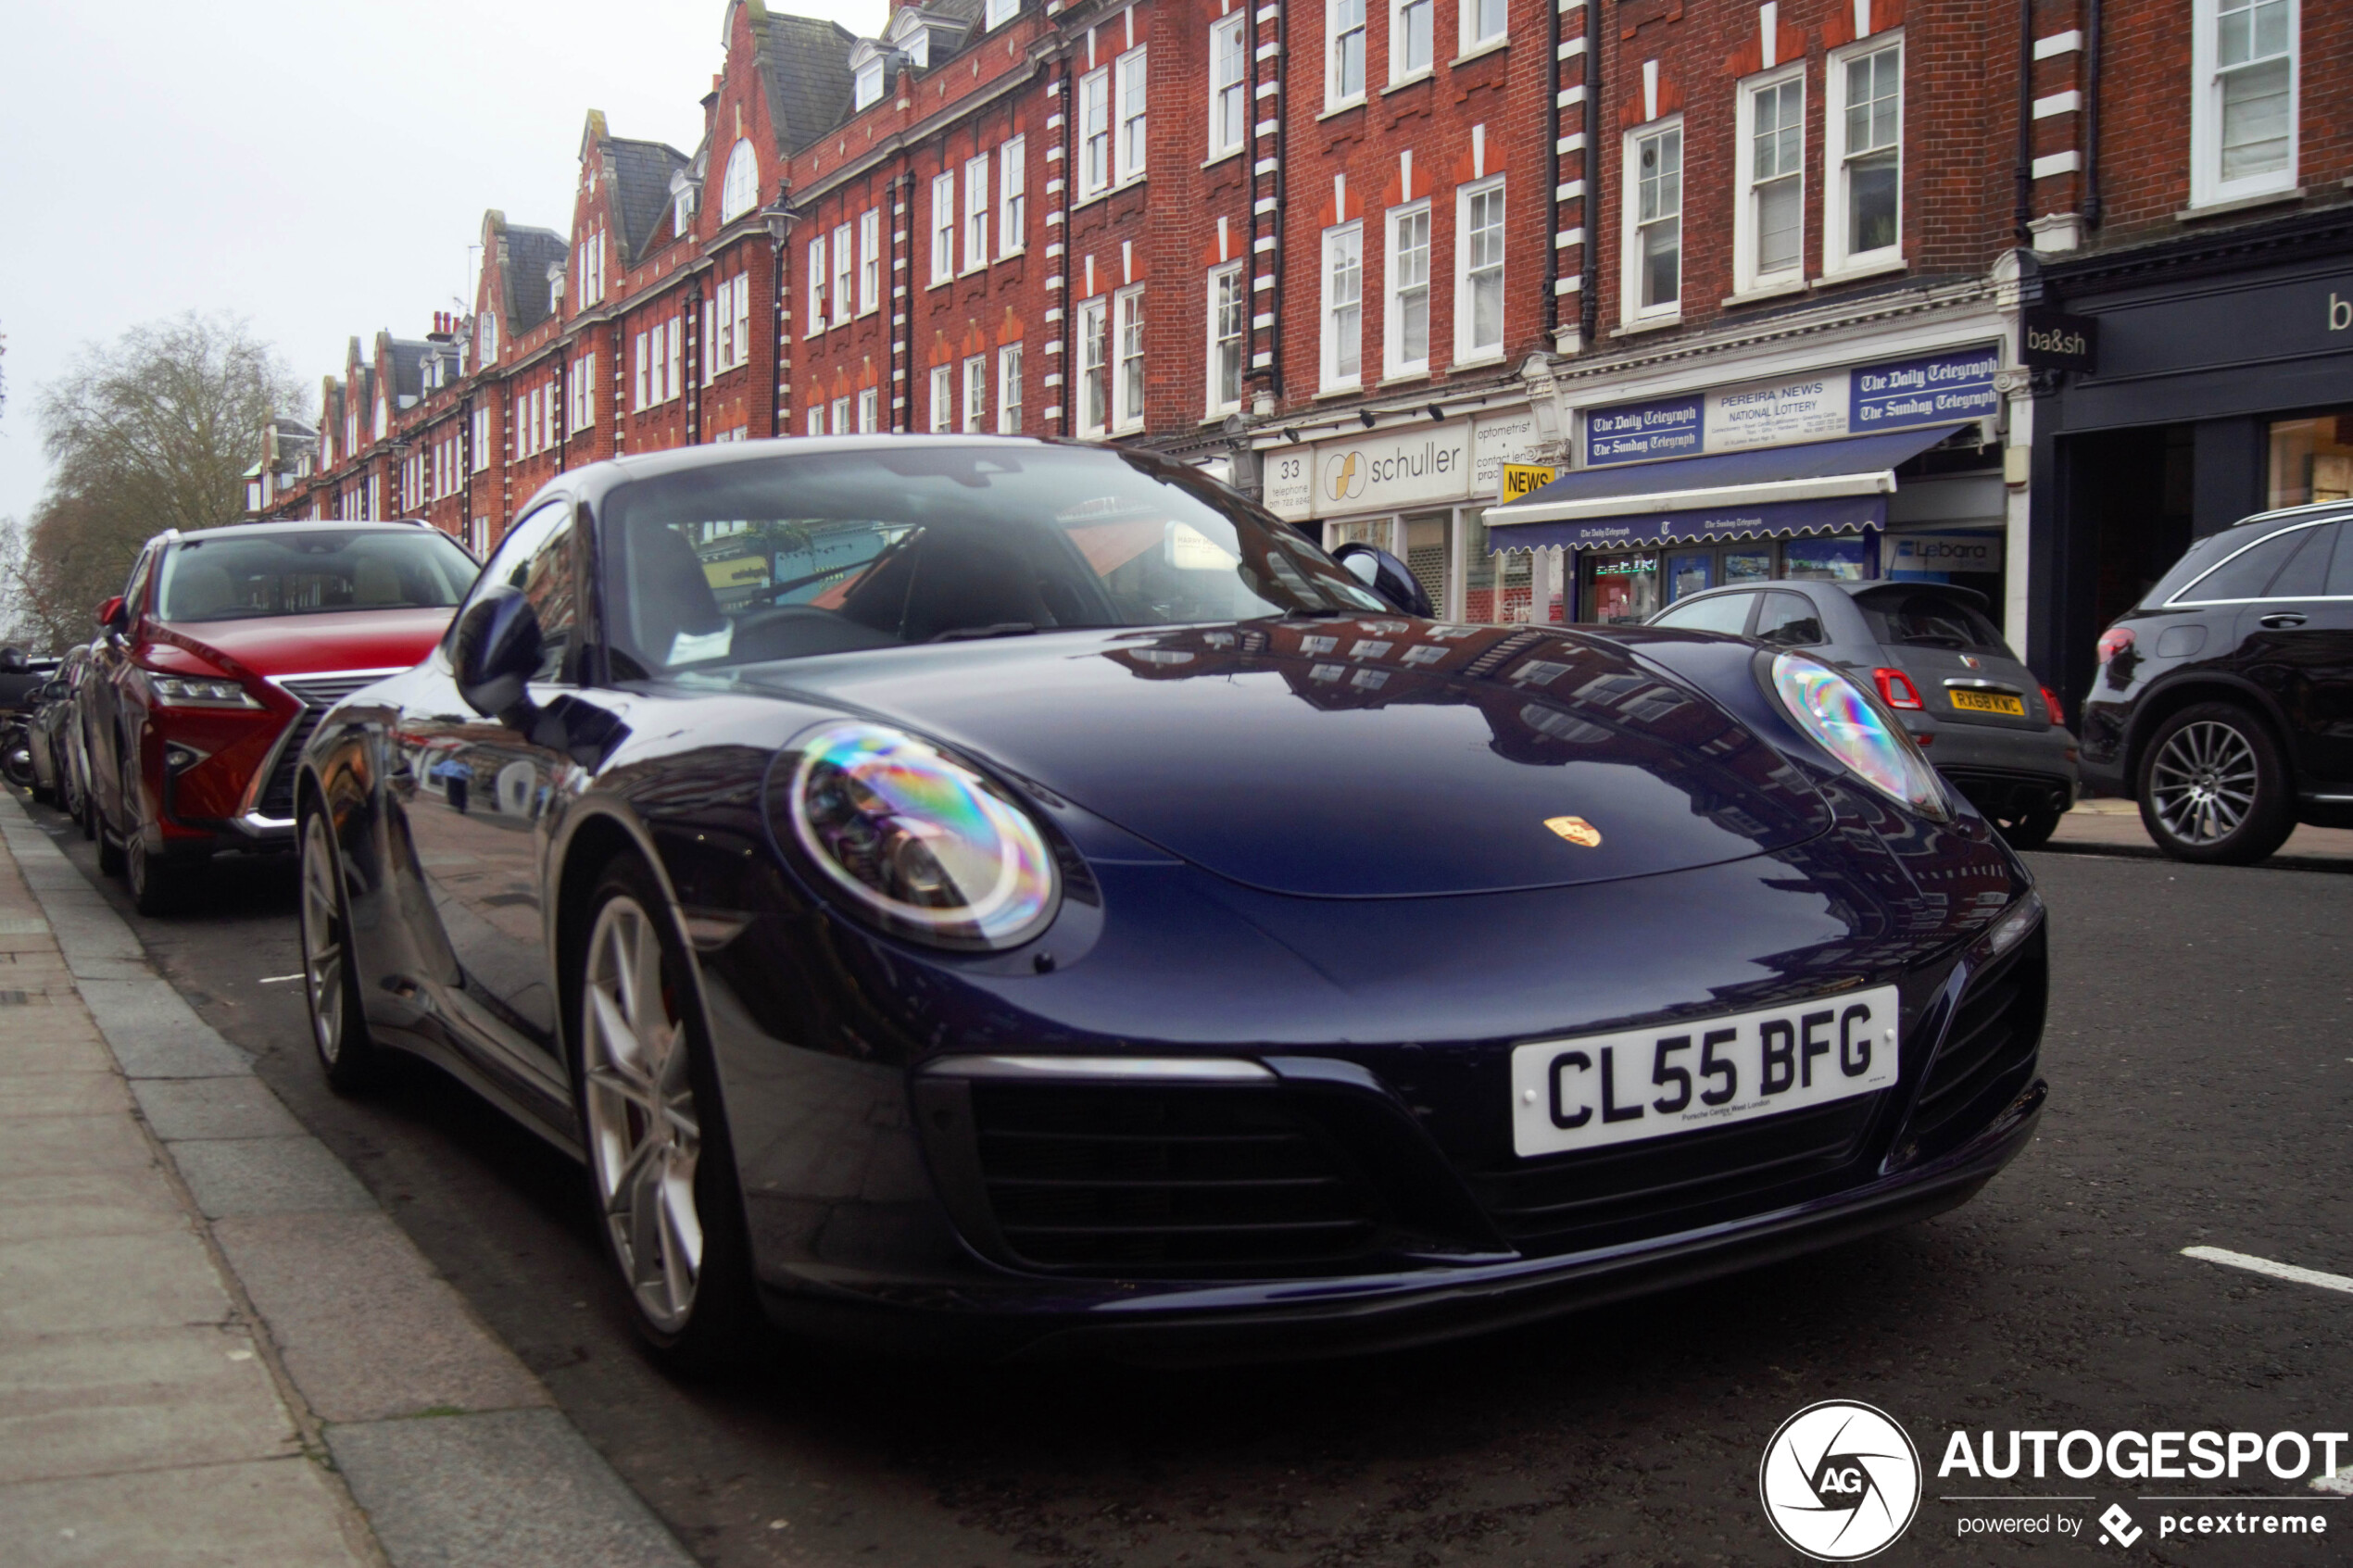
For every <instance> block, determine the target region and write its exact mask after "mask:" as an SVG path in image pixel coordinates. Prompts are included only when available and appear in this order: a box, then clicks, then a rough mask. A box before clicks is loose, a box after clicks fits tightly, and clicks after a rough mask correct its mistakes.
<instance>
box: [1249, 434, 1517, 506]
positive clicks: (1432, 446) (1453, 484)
mask: <svg viewBox="0 0 2353 1568" xmlns="http://www.w3.org/2000/svg"><path fill="white" fill-rule="evenodd" d="M1470 444H1471V432H1470V426H1469V425H1468V424H1466V423H1457V424H1446V425H1418V426H1417V425H1403V426H1400V427H1399V428H1398V429H1397V430H1395V431H1393V432H1390V433H1375V434H1372V435H1368V436H1366V437H1365V439H1363V440H1361V441H1322V442H1317V443H1316V444H1315V445H1313V446H1288V447H1286V446H1277V447H1274V448H1272V449H1270V450H1269V451H1268V452H1267V454H1266V506H1267V509H1268V510H1270V511H1272V512H1274V513H1275V515H1276V516H1277V517H1282V518H1303V517H1349V516H1353V515H1354V514H1356V513H1359V512H1394V511H1402V510H1404V509H1406V508H1413V507H1420V506H1427V505H1429V504H1431V503H1433V502H1443V501H1460V500H1463V499H1466V497H1467V496H1468V495H1470V475H1471V462H1470Z"/></svg>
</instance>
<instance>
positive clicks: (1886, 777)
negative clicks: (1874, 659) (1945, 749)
mask: <svg viewBox="0 0 2353 1568" xmlns="http://www.w3.org/2000/svg"><path fill="white" fill-rule="evenodd" d="M1773 690H1774V691H1775V693H1776V694H1778V695H1779V696H1780V699H1781V705H1782V706H1783V707H1784V708H1787V709H1789V711H1790V717H1791V718H1793V719H1794V720H1796V721H1797V727H1798V728H1799V729H1801V730H1804V731H1805V732H1806V734H1808V735H1810V736H1812V737H1813V739H1814V741H1815V743H1816V744H1817V745H1818V746H1821V748H1822V749H1823V750H1824V751H1827V752H1829V753H1830V754H1831V756H1832V757H1834V758H1836V759H1838V760H1839V762H1840V763H1842V764H1843V766H1844V767H1845V769H1846V771H1848V772H1850V773H1853V774H1855V775H1856V777H1858V778H1860V779H1861V780H1862V781H1863V782H1864V783H1865V784H1869V785H1870V786H1871V787H1872V788H1873V789H1876V790H1878V791H1879V792H1880V793H1881V795H1884V796H1886V797H1888V798H1889V799H1891V800H1893V801H1894V802H1895V803H1896V804H1897V805H1899V806H1903V807H1906V808H1907V809H1910V810H1913V811H1917V812H1919V814H1920V815H1921V816H1923V817H1933V818H1934V819H1936V820H1937V821H1938V822H1944V821H1947V820H1949V819H1950V817H1951V812H1950V810H1949V809H1948V808H1947V807H1946V804H1945V799H1944V784H1943V782H1942V781H1940V780H1939V779H1938V778H1937V776H1936V770H1935V768H1934V767H1932V766H1931V765H1930V762H1929V759H1928V758H1927V756H1926V755H1925V754H1924V753H1922V752H1921V750H1920V748H1919V743H1918V742H1916V741H1914V740H1913V739H1912V737H1911V736H1910V735H1909V734H1906V732H1905V729H1904V726H1903V725H1901V724H1899V723H1897V722H1895V721H1894V720H1893V719H1891V718H1890V717H1888V715H1887V712H1886V710H1885V709H1882V708H1881V707H1880V705H1879V704H1878V703H1876V702H1873V701H1872V700H1871V697H1870V694H1869V693H1868V692H1866V691H1864V690H1863V688H1862V687H1861V686H1859V685H1856V684H1855V683H1854V682H1853V681H1851V680H1848V679H1847V678H1846V677H1845V676H1844V675H1843V674H1841V673H1840V672H1839V671H1835V670H1833V669H1831V667H1830V666H1829V665H1827V664H1824V663H1823V662H1822V661H1821V660H1819V659H1808V658H1806V656H1805V655H1804V654H1799V653H1784V654H1776V655H1775V656H1774V658H1773Z"/></svg>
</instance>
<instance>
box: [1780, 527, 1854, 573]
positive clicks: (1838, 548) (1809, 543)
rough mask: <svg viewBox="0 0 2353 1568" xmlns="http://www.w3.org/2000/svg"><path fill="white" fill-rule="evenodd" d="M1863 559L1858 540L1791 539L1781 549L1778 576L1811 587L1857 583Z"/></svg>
mask: <svg viewBox="0 0 2353 1568" xmlns="http://www.w3.org/2000/svg"><path fill="white" fill-rule="evenodd" d="M1863 563H1864V549H1863V541H1862V540H1861V539H1860V538H1851V539H1792V540H1791V541H1790V542H1789V543H1788V544H1786V545H1783V546H1781V575H1782V576H1784V577H1791V578H1796V579H1799V580H1801V581H1806V582H1814V583H1860V582H1861V581H1862V580H1863V578H1864V576H1865V572H1864V570H1863Z"/></svg>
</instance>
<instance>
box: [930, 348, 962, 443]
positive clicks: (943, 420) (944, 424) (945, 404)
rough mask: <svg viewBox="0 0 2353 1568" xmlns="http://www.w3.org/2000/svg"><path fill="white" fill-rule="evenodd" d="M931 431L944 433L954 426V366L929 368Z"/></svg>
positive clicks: (939, 433)
mask: <svg viewBox="0 0 2353 1568" xmlns="http://www.w3.org/2000/svg"><path fill="white" fill-rule="evenodd" d="M926 412H927V413H928V414H929V415H930V417H931V429H932V433H933V434H935V435H945V434H947V433H949V432H950V431H952V430H954V429H955V428H956V367H955V366H953V365H947V364H942V365H934V366H933V367H932V368H931V407H930V408H929V409H927V410H926Z"/></svg>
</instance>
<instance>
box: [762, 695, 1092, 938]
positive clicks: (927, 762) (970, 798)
mask: <svg viewBox="0 0 2353 1568" xmlns="http://www.w3.org/2000/svg"><path fill="white" fill-rule="evenodd" d="M794 749H795V750H796V751H798V753H799V759H798V761H797V762H796V763H795V764H794V766H793V773H792V780H791V784H790V786H789V788H788V789H787V791H786V800H785V802H784V810H785V812H786V815H787V816H788V817H789V818H790V819H791V832H792V834H793V837H794V840H795V841H796V842H797V843H798V845H799V848H800V850H801V852H802V853H803V854H804V855H806V856H807V857H808V859H810V860H811V861H812V863H813V864H814V865H815V867H816V869H817V870H818V872H820V873H821V874H822V875H824V877H825V879H826V880H827V881H829V882H830V883H832V884H834V885H835V886H836V887H837V888H839V889H840V890H841V891H842V892H844V893H847V894H848V895H849V897H851V899H852V900H853V901H854V902H855V903H856V905H857V906H858V907H859V908H860V909H862V910H863V911H864V912H865V913H867V914H868V915H870V916H872V917H873V918H874V919H875V920H876V921H877V922H879V923H881V924H882V925H884V926H886V927H887V928H889V929H890V930H893V931H896V932H899V933H900V934H901V935H908V936H912V937H915V938H917V939H919V940H922V941H925V942H930V943H933V944H936V945H937V946H940V947H966V948H979V949H997V948H1003V947H1017V946H1019V945H1020V944H1022V943H1024V942H1026V941H1028V940H1029V939H1030V938H1031V937H1033V936H1035V935H1038V933H1039V932H1041V931H1043V930H1044V929H1045V928H1046V926H1047V924H1048V923H1049V922H1051V921H1052V919H1053V918H1054V910H1055V908H1056V905H1057V903H1058V901H1059V899H1060V897H1061V885H1060V878H1059V875H1058V873H1057V870H1056V867H1055V863H1054V856H1053V852H1052V850H1051V847H1049V846H1048V845H1047V843H1046V838H1045V834H1043V833H1041V832H1040V831H1039V830H1038V824H1037V823H1036V822H1032V821H1031V820H1030V818H1029V815H1028V813H1027V812H1026V811H1025V810H1023V809H1022V808H1021V807H1020V806H1019V805H1018V804H1016V803H1015V802H1014V801H1013V800H1012V799H1011V798H1009V797H1007V796H1006V794H1005V792H1004V791H1003V790H1002V789H1001V788H1000V787H999V786H998V785H997V784H994V783H993V782H992V781H990V780H989V779H988V778H986V777H984V776H983V775H982V774H981V773H979V772H978V771H975V769H973V768H971V767H970V766H968V765H966V764H965V763H963V762H962V761H960V760H958V759H955V758H953V757H950V756H949V755H947V754H946V753H944V752H942V751H940V750H939V749H938V748H937V746H931V745H930V744H928V743H926V742H925V741H921V740H918V739H916V738H915V737H914V736H912V735H910V734H903V733H901V732H900V731H898V730H893V729H888V728H886V727H884V726H883V725H879V724H870V723H865V722H863V721H841V722H838V723H833V724H827V725H825V726H824V727H823V728H821V729H817V730H814V731H812V732H810V733H809V734H806V735H804V736H802V737H801V738H800V739H799V741H798V742H796V743H795V746H794Z"/></svg>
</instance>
